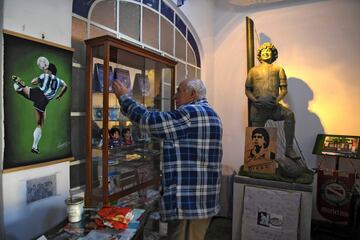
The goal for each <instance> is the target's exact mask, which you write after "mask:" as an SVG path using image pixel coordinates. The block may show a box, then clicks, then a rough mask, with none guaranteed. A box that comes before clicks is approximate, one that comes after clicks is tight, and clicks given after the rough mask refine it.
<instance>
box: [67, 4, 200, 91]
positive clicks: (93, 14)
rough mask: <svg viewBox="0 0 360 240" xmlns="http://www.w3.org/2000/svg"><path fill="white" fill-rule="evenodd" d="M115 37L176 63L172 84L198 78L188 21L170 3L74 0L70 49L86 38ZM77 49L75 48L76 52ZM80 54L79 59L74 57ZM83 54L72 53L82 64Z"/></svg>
mask: <svg viewBox="0 0 360 240" xmlns="http://www.w3.org/2000/svg"><path fill="white" fill-rule="evenodd" d="M104 34H109V35H112V36H116V37H118V38H121V39H124V40H127V41H129V42H132V43H134V44H137V45H140V46H142V47H144V48H148V49H151V50H153V51H155V52H158V53H159V54H162V55H165V56H167V57H170V58H172V59H174V60H176V61H178V65H177V68H176V84H178V83H179V81H181V80H182V79H184V78H195V77H197V78H200V72H201V71H200V70H201V61H200V53H199V48H198V43H197V41H196V40H195V39H196V38H195V37H194V36H196V33H195V32H194V30H193V28H192V26H191V24H190V23H189V21H188V20H187V19H186V18H185V16H183V14H182V13H181V11H180V9H179V8H178V7H176V5H175V4H174V3H173V2H172V1H171V0H74V1H73V36H72V38H73V47H74V48H75V49H76V50H77V51H78V50H79V51H84V50H85V49H84V47H83V46H82V47H81V46H79V45H81V42H82V41H83V40H84V39H86V38H92V37H96V36H100V35H104ZM78 48H79V49H78ZM78 55H81V56H78ZM84 55H85V54H84V53H76V54H75V61H78V62H79V63H82V62H83V61H84V59H83V60H79V59H77V57H78V58H79V57H83V56H84Z"/></svg>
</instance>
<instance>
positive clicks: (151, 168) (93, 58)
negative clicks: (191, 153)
mask: <svg viewBox="0 0 360 240" xmlns="http://www.w3.org/2000/svg"><path fill="white" fill-rule="evenodd" d="M85 43H86V47H87V65H86V67H87V69H86V71H87V76H86V78H87V88H88V91H87V92H88V96H87V111H86V112H87V129H88V134H87V143H86V145H87V159H86V192H85V205H86V206H98V205H108V204H110V203H111V202H113V201H116V200H118V199H120V198H123V197H125V196H128V195H129V194H132V195H133V194H138V195H141V194H142V195H143V196H140V197H144V195H146V189H147V188H148V187H150V186H156V185H158V184H159V182H160V158H161V151H160V147H161V142H160V140H157V139H152V138H151V137H150V136H149V134H148V133H146V132H145V131H142V130H141V129H140V127H139V126H138V125H137V124H136V123H133V122H131V121H130V120H129V119H128V118H127V117H125V116H124V115H122V114H121V112H120V104H119V101H118V99H117V98H116V96H115V94H114V93H113V90H112V83H113V81H115V80H119V81H121V82H122V83H123V85H125V86H126V87H127V88H128V89H129V93H128V94H129V95H130V96H131V97H132V98H133V99H135V100H136V101H137V102H139V103H141V104H143V105H144V106H145V107H146V108H148V109H149V110H151V111H169V110H171V109H172V108H173V101H172V96H173V94H174V90H175V86H174V81H175V80H174V77H175V64H176V62H175V61H173V60H171V59H168V58H166V57H163V56H161V55H159V54H157V53H154V52H152V51H150V50H147V49H144V48H142V47H141V46H135V45H133V44H131V43H128V42H126V41H124V40H120V39H118V38H115V37H112V36H107V35H106V36H101V37H96V38H92V39H88V40H85ZM145 197H146V196H145Z"/></svg>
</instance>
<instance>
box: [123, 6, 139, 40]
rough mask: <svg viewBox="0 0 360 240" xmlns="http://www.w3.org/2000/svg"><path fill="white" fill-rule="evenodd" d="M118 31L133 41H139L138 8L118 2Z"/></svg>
mask: <svg viewBox="0 0 360 240" xmlns="http://www.w3.org/2000/svg"><path fill="white" fill-rule="evenodd" d="M119 31H120V32H121V33H122V34H125V35H127V36H129V37H131V38H133V39H135V40H138V41H139V40H140V6H139V5H137V4H134V3H129V2H120V6H119Z"/></svg>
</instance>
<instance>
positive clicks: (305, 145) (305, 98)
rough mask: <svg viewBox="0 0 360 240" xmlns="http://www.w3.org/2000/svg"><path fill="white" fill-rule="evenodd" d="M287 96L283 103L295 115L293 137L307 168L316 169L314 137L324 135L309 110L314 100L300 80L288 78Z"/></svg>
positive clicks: (316, 119)
mask: <svg viewBox="0 0 360 240" xmlns="http://www.w3.org/2000/svg"><path fill="white" fill-rule="evenodd" d="M287 83H288V94H287V96H286V97H285V102H286V103H287V104H288V105H289V107H290V109H292V110H293V111H294V113H295V119H296V129H295V136H296V139H297V140H298V142H299V146H300V148H301V150H302V152H303V154H304V157H305V160H306V163H307V165H308V167H309V168H315V167H317V165H318V163H317V160H316V156H315V155H313V154H312V150H313V147H314V144H315V140H316V136H317V134H319V133H324V128H323V126H322V124H321V121H320V118H319V117H318V116H317V115H316V114H315V113H313V112H311V111H310V110H309V102H310V101H311V100H312V99H313V98H314V94H313V91H312V90H311V89H310V88H309V86H308V85H307V84H306V83H305V82H304V81H303V80H301V79H298V78H293V77H291V78H288V82H287Z"/></svg>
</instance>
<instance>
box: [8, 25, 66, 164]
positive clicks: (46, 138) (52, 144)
mask: <svg viewBox="0 0 360 240" xmlns="http://www.w3.org/2000/svg"><path fill="white" fill-rule="evenodd" d="M3 33H4V34H3V37H4V81H3V89H4V129H5V149H4V169H11V168H16V167H21V166H27V165H32V164H37V163H44V162H48V161H53V160H60V159H64V158H68V157H71V156H72V153H71V131H70V121H71V119H70V113H71V92H72V90H71V88H72V87H71V85H72V84H71V81H72V54H73V49H71V48H68V47H65V46H62V45H59V44H55V43H51V42H48V41H44V40H40V39H36V38H33V37H30V36H26V35H23V34H19V33H15V32H12V31H8V30H4V31H3ZM40 56H45V57H46V58H47V59H48V60H49V62H50V63H53V64H55V65H56V68H57V74H56V76H57V77H58V78H60V79H62V80H63V81H64V82H65V83H66V85H67V91H66V92H65V94H64V95H63V96H62V97H61V100H60V101H57V100H56V99H55V97H54V98H53V99H52V100H50V101H49V103H48V105H47V106H46V109H45V121H44V124H43V126H42V133H41V140H40V142H39V146H40V148H39V149H40V152H39V153H38V154H36V153H34V152H32V145H33V138H34V137H33V134H34V129H35V128H36V127H37V120H36V119H35V117H34V115H35V108H34V106H33V102H32V101H30V100H29V99H27V98H25V97H23V96H21V94H19V93H18V92H17V91H16V90H15V86H14V80H13V78H12V76H13V75H16V76H18V77H20V78H21V79H22V81H23V82H24V83H25V85H26V86H29V87H33V88H35V87H36V85H33V84H31V80H32V79H34V78H36V77H39V76H40V75H41V74H43V73H44V71H43V70H41V69H40V68H39V66H38V65H37V59H38V58H39V57H40ZM58 94H59V93H57V95H56V96H58Z"/></svg>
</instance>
